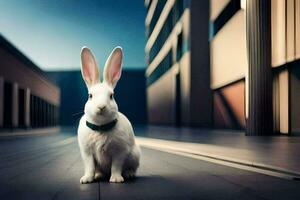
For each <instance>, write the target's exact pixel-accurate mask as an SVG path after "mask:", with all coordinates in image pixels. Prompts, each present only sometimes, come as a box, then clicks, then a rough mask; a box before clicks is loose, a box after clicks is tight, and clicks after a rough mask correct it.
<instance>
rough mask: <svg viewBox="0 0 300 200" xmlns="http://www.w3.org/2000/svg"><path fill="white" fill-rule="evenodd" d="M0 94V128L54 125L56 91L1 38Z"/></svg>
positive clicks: (56, 105)
mask: <svg viewBox="0 0 300 200" xmlns="http://www.w3.org/2000/svg"><path fill="white" fill-rule="evenodd" d="M0 94H1V95H0V127H2V128H31V127H32V128H34V127H46V126H54V125H57V121H58V109H57V108H58V107H59V101H60V91H59V89H58V88H57V86H56V85H55V84H53V82H51V81H50V80H49V79H48V78H47V76H46V74H45V73H44V72H43V71H42V70H40V69H39V68H38V67H37V66H36V65H35V64H34V63H32V61H31V60H29V59H28V58H27V57H26V56H25V55H23V54H22V53H21V52H20V51H19V50H18V49H16V48H15V47H14V46H13V45H12V44H11V43H9V42H8V41H7V40H6V39H5V38H3V37H2V36H1V35H0Z"/></svg>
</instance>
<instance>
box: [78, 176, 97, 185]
mask: <svg viewBox="0 0 300 200" xmlns="http://www.w3.org/2000/svg"><path fill="white" fill-rule="evenodd" d="M93 180H94V176H92V175H84V176H83V177H81V179H80V183H81V184H85V183H91V182H93Z"/></svg>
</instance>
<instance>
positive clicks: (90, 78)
mask: <svg viewBox="0 0 300 200" xmlns="http://www.w3.org/2000/svg"><path fill="white" fill-rule="evenodd" d="M81 74H82V77H83V79H84V81H85V83H86V85H87V87H91V86H92V85H94V84H96V83H99V82H100V70H99V67H98V65H97V62H96V59H95V57H94V55H93V53H92V52H91V50H90V49H89V48H87V47H83V48H82V49H81Z"/></svg>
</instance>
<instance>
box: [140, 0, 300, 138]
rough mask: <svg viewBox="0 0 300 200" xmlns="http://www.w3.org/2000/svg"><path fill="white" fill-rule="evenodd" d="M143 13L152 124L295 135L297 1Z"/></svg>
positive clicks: (215, 2)
mask: <svg viewBox="0 0 300 200" xmlns="http://www.w3.org/2000/svg"><path fill="white" fill-rule="evenodd" d="M145 6H146V7H147V9H148V13H147V16H146V20H145V25H146V36H147V38H148V40H147V43H146V47H145V52H146V62H147V64H148V67H147V70H146V77H147V101H148V113H149V114H148V116H149V122H150V123H153V124H168V125H182V126H186V125H187V126H194V125H195V126H199V127H213V128H230V129H246V133H247V134H248V135H268V134H274V133H275V134H277V133H281V134H297V133H299V132H300V126H299V124H300V114H299V113H300V104H299V103H298V102H299V100H300V96H299V94H300V76H299V74H300V61H299V58H300V37H299V35H300V1H297V0H296V1H286V0H266V1H259V0H251V1H246V0H203V1H202V0H201V1H197V0H146V1H145ZM246 15H247V18H246ZM246 19H247V20H246Z"/></svg>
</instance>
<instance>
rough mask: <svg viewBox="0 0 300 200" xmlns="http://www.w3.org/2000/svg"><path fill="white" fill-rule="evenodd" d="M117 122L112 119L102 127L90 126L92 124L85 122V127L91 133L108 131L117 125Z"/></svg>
mask: <svg viewBox="0 0 300 200" xmlns="http://www.w3.org/2000/svg"><path fill="white" fill-rule="evenodd" d="M117 122H118V120H117V119H114V120H112V121H111V122H108V123H107V124H103V125H100V126H99V125H96V124H92V123H90V122H88V121H86V125H87V127H89V128H90V129H92V130H93V131H109V130H110V129H112V128H113V127H114V126H115V125H116V124H117Z"/></svg>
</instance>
